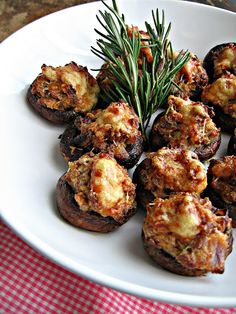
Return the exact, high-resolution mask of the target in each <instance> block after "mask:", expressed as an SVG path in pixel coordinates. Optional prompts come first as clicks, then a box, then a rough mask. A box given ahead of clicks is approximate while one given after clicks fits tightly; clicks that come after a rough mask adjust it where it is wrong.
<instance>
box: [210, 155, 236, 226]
mask: <svg viewBox="0 0 236 314" xmlns="http://www.w3.org/2000/svg"><path fill="white" fill-rule="evenodd" d="M208 184H209V185H208V188H207V191H206V193H207V195H208V196H209V198H210V199H211V201H212V203H213V204H214V205H215V206H217V207H222V208H225V209H227V210H228V211H229V216H230V217H231V218H232V221H233V227H236V156H224V157H222V158H221V159H219V160H212V161H211V163H210V165H209V168H208Z"/></svg>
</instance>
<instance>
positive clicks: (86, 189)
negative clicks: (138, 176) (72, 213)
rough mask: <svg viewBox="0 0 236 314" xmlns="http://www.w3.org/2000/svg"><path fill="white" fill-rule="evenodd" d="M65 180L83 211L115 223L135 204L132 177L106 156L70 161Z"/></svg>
mask: <svg viewBox="0 0 236 314" xmlns="http://www.w3.org/2000/svg"><path fill="white" fill-rule="evenodd" d="M66 181H67V182H68V184H69V185H70V186H71V187H72V188H73V191H74V198H75V201H76V202H77V204H78V206H79V207H80V209H81V210H83V211H91V210H92V211H96V212H97V213H99V214H100V215H102V216H103V217H108V216H110V217H113V218H114V219H115V220H117V221H118V220H119V219H121V217H122V216H124V215H126V213H127V212H128V211H129V210H130V209H131V208H132V207H134V205H135V186H134V184H133V183H132V180H131V178H130V177H129V176H128V173H127V171H126V170H125V169H123V168H122V167H121V166H120V165H118V164H117V162H116V161H115V159H113V158H112V157H111V156H109V155H108V154H105V153H103V154H99V155H93V154H91V153H89V154H85V155H83V156H82V157H81V158H80V159H79V160H77V161H75V162H70V163H69V170H68V172H67V174H66Z"/></svg>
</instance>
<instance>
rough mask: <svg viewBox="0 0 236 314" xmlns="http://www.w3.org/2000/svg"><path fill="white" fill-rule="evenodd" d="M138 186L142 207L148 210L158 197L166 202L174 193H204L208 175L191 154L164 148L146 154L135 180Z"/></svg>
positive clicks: (177, 149) (140, 205)
mask: <svg viewBox="0 0 236 314" xmlns="http://www.w3.org/2000/svg"><path fill="white" fill-rule="evenodd" d="M133 180H134V182H135V183H136V184H137V188H136V194H137V202H138V205H139V207H141V208H142V209H145V210H146V207H147V205H148V204H149V203H152V202H153V200H154V199H155V198H156V197H161V198H166V197H168V196H169V195H170V194H171V193H173V192H191V193H199V194H200V193H202V192H203V190H204V189H205V188H206V186H207V174H206V170H205V167H204V165H203V164H202V163H201V162H200V161H199V160H198V156H197V155H196V154H195V153H194V152H191V151H189V150H186V149H181V148H176V149H169V148H166V147H165V148H162V149H160V150H158V151H157V152H155V153H149V154H147V158H146V159H145V160H143V161H142V162H141V163H140V164H139V165H138V166H137V168H136V170H135V172H134V176H133Z"/></svg>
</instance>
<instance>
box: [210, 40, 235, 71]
mask: <svg viewBox="0 0 236 314" xmlns="http://www.w3.org/2000/svg"><path fill="white" fill-rule="evenodd" d="M232 69H234V70H236V46H235V45H233V46H232V47H231V46H230V47H225V48H224V49H222V50H221V51H220V53H219V54H218V55H217V57H216V58H215V60H214V72H215V75H216V76H217V77H219V76H221V75H222V74H224V73H225V72H226V71H230V70H232Z"/></svg>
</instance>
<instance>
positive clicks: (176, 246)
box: [143, 193, 231, 272]
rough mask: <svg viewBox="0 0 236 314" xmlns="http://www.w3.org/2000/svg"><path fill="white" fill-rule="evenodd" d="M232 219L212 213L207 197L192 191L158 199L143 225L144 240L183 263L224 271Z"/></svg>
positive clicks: (191, 266)
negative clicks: (200, 196)
mask: <svg viewBox="0 0 236 314" xmlns="http://www.w3.org/2000/svg"><path fill="white" fill-rule="evenodd" d="M229 230H231V220H230V219H229V218H228V217H225V216H217V215H215V214H214V213H213V212H212V204H211V202H210V201H209V199H208V198H205V199H200V198H199V197H198V196H196V195H193V194H190V193H178V194H174V195H171V196H170V197H169V199H165V200H163V199H161V198H157V199H156V200H155V203H154V205H153V206H150V207H149V208H148V212H147V216H146V218H145V221H144V225H143V232H144V235H145V239H146V240H147V241H151V242H152V243H153V244H156V245H157V248H159V249H163V250H164V251H166V252H167V253H169V254H170V255H171V256H173V257H174V258H175V259H176V260H177V261H178V262H179V263H180V264H181V265H182V266H184V267H186V268H189V269H202V270H206V271H210V272H222V271H223V270H224V262H225V259H226V257H227V255H228V254H229V252H228V246H229V243H228V241H229V239H228V232H229Z"/></svg>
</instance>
